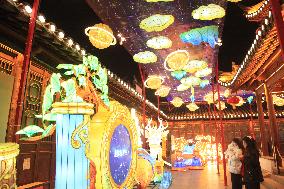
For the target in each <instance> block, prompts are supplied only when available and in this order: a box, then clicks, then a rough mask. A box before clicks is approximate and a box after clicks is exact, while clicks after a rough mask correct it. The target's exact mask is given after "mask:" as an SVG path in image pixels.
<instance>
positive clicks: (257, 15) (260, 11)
mask: <svg viewBox="0 0 284 189" xmlns="http://www.w3.org/2000/svg"><path fill="white" fill-rule="evenodd" d="M241 8H242V9H243V10H244V11H245V16H246V18H247V19H248V20H249V21H253V22H261V21H262V20H263V19H264V18H265V17H267V16H268V14H269V10H270V3H269V2H268V0H264V1H262V2H259V3H258V4H256V5H253V6H250V7H241Z"/></svg>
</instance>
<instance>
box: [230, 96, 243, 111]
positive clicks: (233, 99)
mask: <svg viewBox="0 0 284 189" xmlns="http://www.w3.org/2000/svg"><path fill="white" fill-rule="evenodd" d="M239 102H240V99H239V98H238V97H236V96H233V97H231V98H228V100H227V103H228V104H230V105H231V106H233V109H236V105H237V104H238V103H239Z"/></svg>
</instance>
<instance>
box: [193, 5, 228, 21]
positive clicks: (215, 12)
mask: <svg viewBox="0 0 284 189" xmlns="http://www.w3.org/2000/svg"><path fill="white" fill-rule="evenodd" d="M225 14H226V12H225V9H224V8H223V7H221V6H219V5H216V4H209V5H207V6H200V7H199V8H197V9H196V10H194V11H193V12H192V17H193V18H194V19H197V20H214V19H216V18H223V17H224V16H225Z"/></svg>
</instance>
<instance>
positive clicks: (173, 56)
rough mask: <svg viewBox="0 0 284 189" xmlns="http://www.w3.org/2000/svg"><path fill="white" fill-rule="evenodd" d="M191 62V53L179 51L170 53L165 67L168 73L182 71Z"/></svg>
mask: <svg viewBox="0 0 284 189" xmlns="http://www.w3.org/2000/svg"><path fill="white" fill-rule="evenodd" d="M188 60H189V53H188V52H187V50H177V51H174V52H172V53H170V54H169V55H168V56H167V57H166V59H165V62H164V67H165V69H166V70H168V71H179V70H182V69H183V68H184V67H185V65H186V64H187V62H188Z"/></svg>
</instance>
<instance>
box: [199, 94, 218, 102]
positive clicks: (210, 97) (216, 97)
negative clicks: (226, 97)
mask: <svg viewBox="0 0 284 189" xmlns="http://www.w3.org/2000/svg"><path fill="white" fill-rule="evenodd" d="M203 99H204V101H206V102H207V103H208V104H213V103H214V100H215V101H216V100H217V99H218V93H216V92H215V94H214V100H213V92H209V93H208V94H206V95H205V96H204V98H203Z"/></svg>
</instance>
